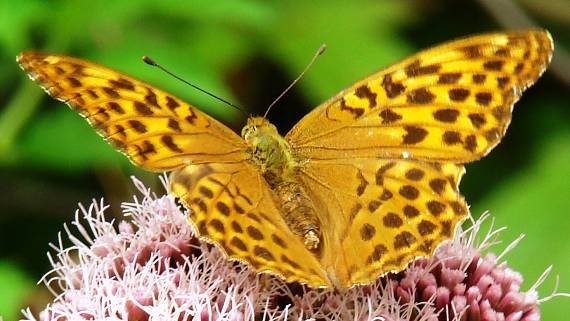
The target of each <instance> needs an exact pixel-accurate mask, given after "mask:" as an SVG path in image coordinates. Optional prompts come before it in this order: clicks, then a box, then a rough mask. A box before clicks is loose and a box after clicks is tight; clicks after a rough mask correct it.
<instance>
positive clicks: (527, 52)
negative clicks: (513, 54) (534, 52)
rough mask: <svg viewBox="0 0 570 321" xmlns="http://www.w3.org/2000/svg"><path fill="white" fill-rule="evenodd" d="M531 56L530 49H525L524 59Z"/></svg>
mask: <svg viewBox="0 0 570 321" xmlns="http://www.w3.org/2000/svg"><path fill="white" fill-rule="evenodd" d="M529 57H530V50H525V51H524V54H523V59H525V60H526V59H528V58H529Z"/></svg>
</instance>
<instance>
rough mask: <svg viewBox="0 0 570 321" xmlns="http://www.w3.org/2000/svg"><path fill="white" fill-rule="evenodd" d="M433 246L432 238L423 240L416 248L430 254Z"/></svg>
mask: <svg viewBox="0 0 570 321" xmlns="http://www.w3.org/2000/svg"><path fill="white" fill-rule="evenodd" d="M432 247H433V240H425V241H424V242H423V243H422V245H420V246H418V250H420V251H422V252H424V253H426V254H431V249H432Z"/></svg>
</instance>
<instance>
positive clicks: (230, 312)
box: [24, 180, 540, 321]
mask: <svg viewBox="0 0 570 321" xmlns="http://www.w3.org/2000/svg"><path fill="white" fill-rule="evenodd" d="M134 183H135V185H136V186H137V188H138V189H139V190H140V191H141V193H142V194H143V198H142V200H140V201H139V200H138V199H137V198H136V197H135V198H134V201H133V202H131V203H124V204H123V212H124V216H125V219H124V220H122V221H120V222H118V224H115V222H107V221H106V220H105V215H104V212H105V210H106V209H107V207H106V206H105V205H104V204H103V202H102V201H101V202H93V203H92V204H91V205H90V206H89V207H88V208H84V207H80V209H79V210H78V211H77V212H76V215H75V220H74V221H73V223H72V224H73V225H74V226H75V229H76V230H77V231H76V232H72V231H71V230H70V229H69V228H68V227H67V226H65V230H66V233H67V235H68V238H69V240H70V241H71V242H72V244H73V245H72V246H71V247H66V246H64V245H63V240H62V238H61V237H60V238H59V242H58V244H57V245H55V246H53V248H54V249H55V255H54V256H50V260H51V262H52V265H53V270H52V271H51V272H49V273H48V274H47V275H46V276H45V277H44V278H43V282H44V283H45V284H46V286H47V287H48V288H49V289H50V290H51V291H52V292H53V294H54V296H55V298H54V300H53V302H52V303H51V304H49V305H48V306H47V307H45V309H44V310H43V311H42V312H41V313H40V316H39V319H40V320H44V321H48V320H49V321H51V320H58V321H64V320H65V321H67V320H129V321H133V320H140V321H146V320H180V321H187V320H188V321H189V320H232V321H242V320H243V321H245V320H309V319H311V320H362V321H365V320H386V321H436V320H450V321H452V320H454V321H471V320H489V321H493V320H497V321H503V320H504V321H517V320H520V321H533V320H539V319H540V314H539V309H538V294H537V292H536V286H533V287H532V288H531V289H530V290H528V291H526V292H524V291H521V289H520V286H521V283H522V276H521V275H520V273H518V272H515V271H513V270H511V269H510V268H509V267H507V265H506V263H502V262H501V257H502V256H503V255H498V256H497V255H494V254H492V253H487V254H483V251H485V250H487V248H488V247H489V246H491V245H493V244H494V238H495V237H496V235H497V232H498V231H500V230H497V231H493V230H491V231H490V232H488V233H487V235H486V237H485V238H484V239H483V241H482V242H480V243H476V242H475V239H476V236H477V235H478V234H479V232H480V228H481V222H482V220H483V219H480V220H478V221H473V224H472V225H471V227H470V228H468V229H466V230H460V231H458V232H457V233H456V235H455V238H454V239H453V240H451V241H450V242H447V243H444V244H443V245H442V246H440V247H439V249H438V250H437V252H436V254H435V255H434V256H433V257H430V258H423V259H419V260H416V261H415V262H413V263H412V264H410V265H409V266H408V267H407V268H406V269H405V270H404V271H402V272H400V273H398V274H389V275H387V276H384V277H382V278H380V279H379V280H378V281H377V282H376V283H374V284H371V285H368V286H358V287H354V288H351V289H349V290H347V291H346V293H338V292H335V291H324V290H312V289H309V288H307V287H304V286H301V285H298V284H285V283H283V282H282V281H281V280H279V279H277V278H275V277H273V276H270V275H266V274H263V275H256V274H255V273H253V272H251V271H250V270H249V269H247V268H246V267H244V266H242V265H241V264H239V263H235V262H229V261H228V260H226V259H225V257H224V256H223V255H222V253H221V252H220V251H219V250H218V249H217V248H215V247H213V246H210V245H207V244H203V243H201V242H200V241H199V240H198V239H197V238H196V237H195V236H194V235H195V234H194V232H193V230H192V227H191V226H190V225H189V224H188V223H187V221H186V217H185V215H184V213H183V212H182V211H181V210H180V208H179V207H178V205H177V204H176V202H175V200H174V198H173V197H171V196H163V197H156V196H155V195H154V194H152V193H151V191H150V190H149V189H147V188H146V187H144V186H143V185H142V183H141V182H139V181H137V180H134ZM517 241H518V240H517ZM514 244H516V242H515V243H514ZM24 315H25V317H26V320H37V319H36V318H35V316H34V315H33V314H32V313H31V312H30V311H29V310H27V311H24Z"/></svg>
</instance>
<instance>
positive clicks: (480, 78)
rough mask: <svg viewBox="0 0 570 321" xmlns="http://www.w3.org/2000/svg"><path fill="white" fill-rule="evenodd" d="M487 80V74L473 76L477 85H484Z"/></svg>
mask: <svg viewBox="0 0 570 321" xmlns="http://www.w3.org/2000/svg"><path fill="white" fill-rule="evenodd" d="M485 79H487V75H485V74H473V82H474V83H476V84H482V83H484V82H485Z"/></svg>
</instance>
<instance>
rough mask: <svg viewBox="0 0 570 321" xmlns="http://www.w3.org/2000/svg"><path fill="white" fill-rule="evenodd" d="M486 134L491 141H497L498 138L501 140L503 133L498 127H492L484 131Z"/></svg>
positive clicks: (486, 137)
mask: <svg viewBox="0 0 570 321" xmlns="http://www.w3.org/2000/svg"><path fill="white" fill-rule="evenodd" d="M484 135H485V139H486V140H487V141H488V142H490V143H493V142H496V141H497V140H499V139H500V138H501V133H500V132H499V130H498V129H497V128H492V129H489V130H488V131H486V132H485V133H484Z"/></svg>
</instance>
